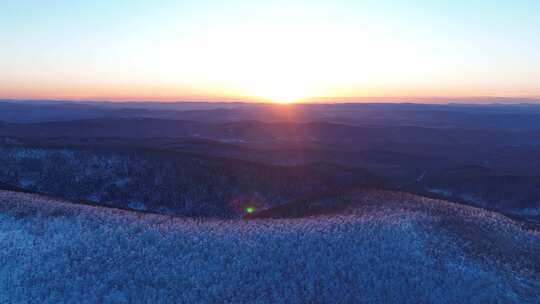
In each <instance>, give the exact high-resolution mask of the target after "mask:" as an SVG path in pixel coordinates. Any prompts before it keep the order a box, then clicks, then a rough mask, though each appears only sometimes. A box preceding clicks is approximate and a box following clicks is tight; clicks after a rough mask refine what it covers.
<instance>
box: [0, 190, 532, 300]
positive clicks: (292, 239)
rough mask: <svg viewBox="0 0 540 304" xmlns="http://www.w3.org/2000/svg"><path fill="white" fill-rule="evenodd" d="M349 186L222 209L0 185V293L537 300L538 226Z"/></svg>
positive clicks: (28, 296)
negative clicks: (90, 201)
mask: <svg viewBox="0 0 540 304" xmlns="http://www.w3.org/2000/svg"><path fill="white" fill-rule="evenodd" d="M336 199H338V198H336ZM349 199H352V200H353V201H354V202H355V203H354V204H351V207H349V208H345V209H342V210H341V211H340V213H338V214H333V215H320V216H317V217H310V218H300V219H265V220H262V219H260V220H251V221H247V220H228V221H218V220H194V219H184V218H174V217H168V216H163V215H153V214H141V213H136V212H130V211H122V210H115V209H106V208H101V207H91V206H83V205H72V204H70V203H66V202H61V201H56V200H52V199H48V198H45V197H41V196H37V195H32V194H20V193H14V192H0V303H539V302H540V254H539V253H540V234H539V233H538V232H537V231H534V230H529V229H528V228H526V227H523V226H521V225H520V224H519V223H516V222H513V221H512V220H510V219H508V218H506V217H504V216H502V215H499V214H496V213H492V212H487V211H483V210H481V209H475V208H471V207H465V206H459V205H454V204H451V203H448V202H444V201H435V200H430V199H425V198H421V197H417V196H412V195H406V194H401V193H394V192H381V191H371V192H361V193H357V194H356V196H355V197H354V198H349Z"/></svg>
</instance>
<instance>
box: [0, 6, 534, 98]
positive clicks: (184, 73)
mask: <svg viewBox="0 0 540 304" xmlns="http://www.w3.org/2000/svg"><path fill="white" fill-rule="evenodd" d="M539 13H540V1H537V0H514V1H510V0H508V1H502V0H491V1H487V0H486V1H481V0H469V1H462V0H453V1H442V0H441V1H422V0H409V1H399V0H394V1H385V0H378V1H371V0H366V1H362V0H356V1H346V0H328V1H318V0H298V1H295V0H289V1H281V0H272V1H258V0H250V1H240V0H236V1H233V0H231V1H227V0H221V1H211V0H193V1H187V0H186V1H180V0H178V1H171V0H161V1H151V0H147V1H143V0H116V1H110V0H93V1H80V0H65V1H62V0H48V1H43V0H17V1H13V0H0V46H1V47H0V98H2V99H77V100H113V101H114V100H134V101H136V100H160V101H162V100H164V101H168V100H170V101H172V100H174V101H183V100H185V101H198V100H223V101H229V100H254V101H273V102H299V101H306V100H323V101H324V100H344V101H354V100H356V99H358V100H360V99H362V100H364V99H369V98H375V97H378V98H401V97H419V98H428V99H429V98H431V97H452V98H461V97H486V96H497V97H524V98H527V97H530V98H538V97H540V18H539V17H538V14H539Z"/></svg>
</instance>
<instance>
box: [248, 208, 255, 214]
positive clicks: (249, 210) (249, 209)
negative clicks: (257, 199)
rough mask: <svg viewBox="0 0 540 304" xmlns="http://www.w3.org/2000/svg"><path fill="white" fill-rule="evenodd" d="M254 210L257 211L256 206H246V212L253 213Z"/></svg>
mask: <svg viewBox="0 0 540 304" xmlns="http://www.w3.org/2000/svg"><path fill="white" fill-rule="evenodd" d="M253 212H255V208H253V207H246V213H249V214H251V213H253Z"/></svg>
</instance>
